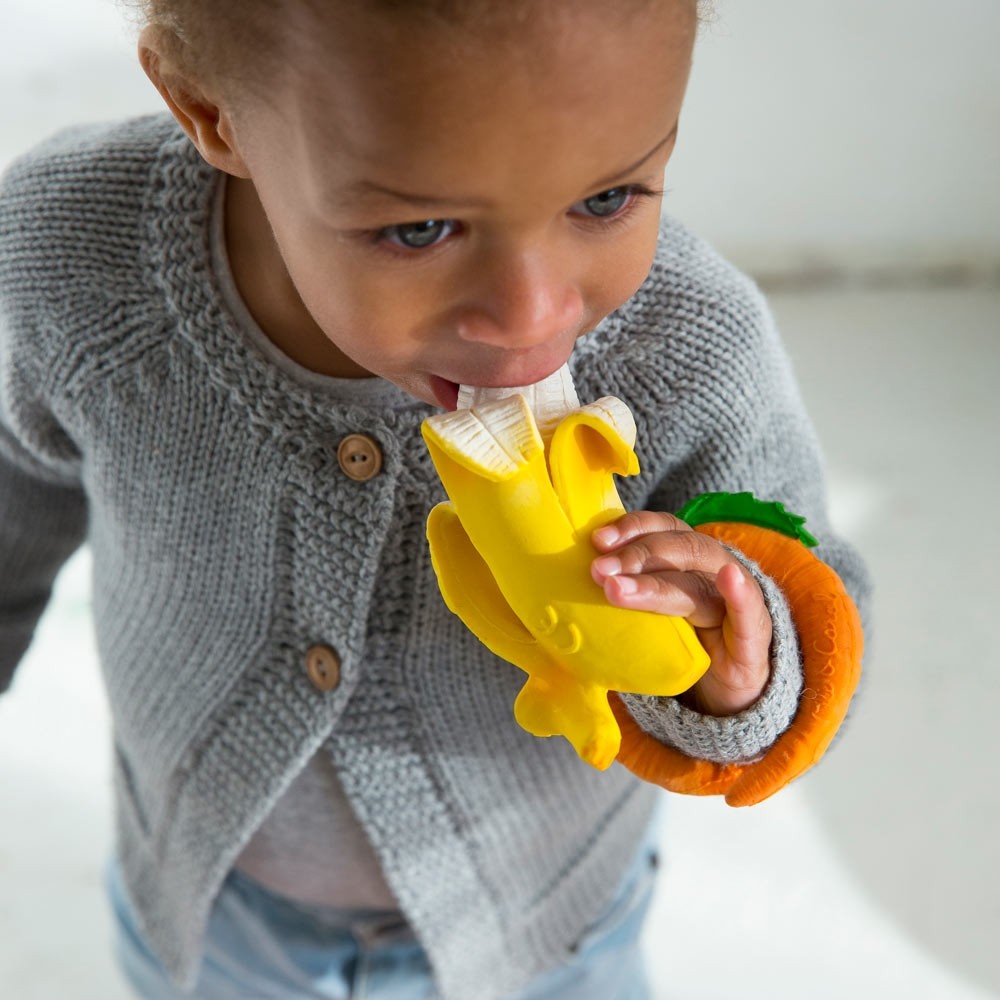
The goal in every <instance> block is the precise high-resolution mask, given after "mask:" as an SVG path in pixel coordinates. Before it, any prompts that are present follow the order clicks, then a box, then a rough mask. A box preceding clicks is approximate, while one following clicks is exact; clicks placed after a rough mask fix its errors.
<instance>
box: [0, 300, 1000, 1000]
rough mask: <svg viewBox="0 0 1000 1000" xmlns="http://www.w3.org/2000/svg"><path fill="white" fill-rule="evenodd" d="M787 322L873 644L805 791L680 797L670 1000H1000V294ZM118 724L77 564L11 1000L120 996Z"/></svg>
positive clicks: (7, 809)
mask: <svg viewBox="0 0 1000 1000" xmlns="http://www.w3.org/2000/svg"><path fill="white" fill-rule="evenodd" d="M772 302H773V305H774V308H775V312H776V314H777V316H778V318H779V321H780V323H781V326H782V328H783V330H784V331H785V335H786V338H787V340H788V342H789V345H790V348H791V350H792V353H793V356H794V358H795V361H796V365H797V368H798V371H799V375H800V379H801V382H802V385H803V389H804V393H805V395H806V398H807V400H808V401H809V403H810V406H811V409H812V412H813V414H814V418H815V420H816V423H817V425H818V427H819V429H820V433H821V436H822V438H823V440H824V444H825V448H826V452H827V458H828V464H829V473H830V489H831V497H832V501H833V509H834V514H835V517H836V520H837V523H838V524H839V525H840V527H841V529H842V530H843V531H844V532H845V533H846V534H847V535H848V536H849V537H850V538H851V539H852V540H853V541H854V542H855V543H856V544H857V545H858V546H859V547H860V548H861V549H862V551H863V552H864V553H865V555H866V556H867V558H868V560H869V562H870V565H871V568H872V571H873V573H874V576H875V580H876V583H877V588H878V590H877V601H876V620H877V632H876V636H875V640H874V643H873V650H872V655H871V660H870V665H869V669H868V672H867V677H866V680H865V683H864V690H863V694H862V696H861V697H860V698H859V700H858V703H857V706H856V710H855V711H854V713H853V716H852V718H851V720H850V724H849V726H848V728H847V730H846V733H845V735H844V736H843V738H842V739H841V740H840V742H839V743H838V745H837V746H836V747H835V748H834V750H833V751H832V752H831V754H830V755H829V756H828V757H827V759H826V760H825V761H824V762H823V763H822V764H821V766H820V767H819V768H818V769H817V770H816V771H814V772H813V773H812V774H811V775H810V776H809V777H807V778H806V779H804V780H802V781H800V782H798V783H797V784H796V785H794V786H792V788H790V789H788V790H787V791H786V792H784V793H782V794H781V795H779V796H778V797H776V798H775V799H773V800H771V801H770V802H768V803H765V804H763V805H761V806H758V807H755V808H752V809H750V810H743V811H736V810H730V809H727V808H726V807H725V806H722V805H720V804H718V803H717V802H714V801H703V800H686V799H680V798H670V799H669V800H668V802H667V823H666V826H665V831H664V853H665V857H666V860H667V864H666V865H665V870H664V874H663V878H662V881H661V885H660V888H659V891H658V895H657V898H656V903H655V907H654V912H653V916H652V920H651V923H650V928H649V933H648V938H647V944H648V951H649V955H650V959H651V964H652V967H653V969H654V974H655V979H656V983H657V993H656V996H657V998H663V1000H729V998H736V997H738V998H740V1000H765V998H766V1000H785V998H787V1000H802V998H809V1000H824V998H829V1000H834V998H837V1000H840V998H844V997H850V998H855V1000H869V998H870V1000H886V998H890V1000H891V998H897V997H898V998H901V1000H902V998H906V1000H983V998H988V997H1000V877H998V864H997V858H998V850H997V844H998V841H1000V785H998V782H997V781H996V778H995V763H994V759H995V756H996V750H995V740H994V738H993V728H994V726H993V723H994V720H995V719H996V718H997V716H998V715H1000V704H998V702H1000V697H998V695H1000V681H998V679H997V676H996V672H997V669H998V666H1000V657H998V654H997V651H996V643H995V642H994V641H993V640H994V636H993V634H992V630H991V628H990V626H992V625H993V624H994V622H995V620H996V618H997V617H998V612H997V607H998V605H1000V584H998V571H997V569H996V563H997V561H998V559H997V557H998V556H1000V528H998V519H997V517H996V515H995V514H994V510H993V502H994V501H995V498H996V495H997V493H998V491H1000V474H998V473H1000V460H998V446H997V442H996V439H997V436H998V433H1000V403H998V391H997V386H998V382H1000V290H997V289H992V290H991V289H979V290H974V289H973V290H936V291H935V290H925V291H921V290H909V291H856V292H850V291H846V292H840V293H811V294H806V293H800V294H790V293H786V294H781V295H776V296H773V297H772ZM105 724H106V719H105V709H104V704H103V701H102V696H101V692H100V688H99V684H98V676H97V668H96V664H95V662H94V654H93V645H92V640H91V634H90V627H89V622H88V599H87V559H86V554H82V555H81V556H79V557H78V558H77V559H75V560H74V561H73V563H71V564H70V565H69V566H68V567H67V570H66V571H65V573H64V575H63V577H62V578H61V580H60V586H59V590H58V594H57V596H56V599H55V602H54V604H53V606H52V608H51V610H50V613H49V614H48V616H47V617H46V619H45V622H44V624H43V627H42V629H41V630H40V633H39V635H38V637H37V640H36V643H35V645H34V647H33V648H32V650H31V652H30V654H29V657H28V659H27V661H26V662H25V663H24V664H23V667H22V670H21V671H20V674H19V677H18V680H17V683H16V686H15V689H14V691H13V692H12V694H11V695H10V696H9V697H6V698H4V699H2V700H0V801H2V802H3V807H2V808H3V821H2V822H0V886H2V897H0V898H2V904H0V996H4V997H11V998H17V1000H121V998H124V997H125V996H126V993H125V991H124V989H123V987H122V985H121V984H120V982H119V980H118V978H117V973H116V972H115V970H114V967H113V964H112V961H111V958H110V955H109V947H108V939H109V926H108V918H107V913H106V910H105V906H104V903H103V899H102V896H101V891H100V879H101V868H102V864H103V862H104V858H105V856H106V855H107V853H108V850H109V846H110V843H109V838H110V829H109V796H108V758H107V742H106V731H105Z"/></svg>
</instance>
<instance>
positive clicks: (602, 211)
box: [570, 184, 663, 222]
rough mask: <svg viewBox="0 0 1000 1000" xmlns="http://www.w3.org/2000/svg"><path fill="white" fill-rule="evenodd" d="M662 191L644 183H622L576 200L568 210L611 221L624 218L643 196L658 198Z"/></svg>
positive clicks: (584, 215) (588, 217) (587, 216)
mask: <svg viewBox="0 0 1000 1000" xmlns="http://www.w3.org/2000/svg"><path fill="white" fill-rule="evenodd" d="M662 193H663V192H662V191H654V190H653V189H652V188H649V187H646V185H645V184H622V185H620V186H619V187H613V188H608V189H607V190H606V191H599V192H598V193H597V194H594V195H591V196H590V197H589V198H584V199H583V200H582V201H578V202H577V203H576V204H575V205H573V206H572V208H570V211H571V212H572V213H574V214H575V215H579V216H582V217H583V218H585V219H594V220H597V221H607V222H611V221H616V220H618V219H624V218H625V217H626V216H627V215H628V214H629V213H630V211H631V210H632V209H633V208H634V207H635V206H636V205H637V204H638V202H640V201H641V200H643V199H644V198H658V197H660V196H661V195H662Z"/></svg>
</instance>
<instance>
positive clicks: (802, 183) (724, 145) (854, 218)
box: [0, 0, 1000, 277]
mask: <svg viewBox="0 0 1000 1000" xmlns="http://www.w3.org/2000/svg"><path fill="white" fill-rule="evenodd" d="M716 7H717V11H718V19H717V21H716V23H715V24H713V25H711V26H710V27H708V28H707V29H706V30H705V31H704V33H703V37H702V39H701V41H700V45H699V49H698V53H697V57H696V64H695V70H694V74H693V78H692V83H691V91H690V98H689V103H688V106H687V109H686V112H685V117H684V121H683V125H682V136H681V143H680V146H679V148H678V152H677V154H676V158H675V161H674V166H673V168H672V170H671V173H670V177H669V179H668V181H669V187H670V189H671V193H670V195H669V197H668V207H669V210H670V211H672V212H674V213H675V214H678V215H680V216H681V217H682V218H683V219H685V220H686V221H688V222H689V223H690V224H691V225H692V226H693V227H694V228H695V229H697V230H698V231H700V232H701V233H703V234H704V235H706V236H707V237H709V238H710V239H711V240H713V241H714V242H715V243H716V244H718V245H719V246H720V247H721V248H722V249H723V250H724V251H725V252H727V253H729V254H730V255H731V256H734V257H735V258H736V259H737V260H738V261H739V262H740V263H742V264H744V265H745V266H747V267H749V268H750V269H751V270H754V271H756V272H758V273H761V272H767V271H773V270H775V269H777V270H779V271H786V270H787V269H788V268H797V267H802V266H805V267H807V268H812V269H816V268H817V267H819V268H820V269H821V270H822V268H823V267H825V266H827V265H832V266H833V267H834V268H835V269H836V268H843V267H847V268H859V267H860V268H872V267H874V268H879V269H883V270H886V269H887V270H890V271H891V270H896V269H899V268H901V267H904V268H905V267H917V268H927V269H930V270H932V271H933V270H935V269H937V270H938V271H940V270H943V269H947V268H949V267H954V266H958V267H967V268H969V267H971V268H972V269H974V270H977V271H978V272H979V273H985V272H990V273H993V274H994V275H996V276H997V277H1000V55H998V50H1000V0H948V2H944V0H716ZM132 48H133V46H132V43H131V40H130V38H129V34H128V31H127V30H126V28H125V27H124V26H123V24H122V17H121V15H120V12H119V10H118V9H117V8H116V6H115V4H114V2H113V0H0V102H2V103H0V164H2V163H3V162H5V161H6V160H7V159H9V157H10V156H12V155H13V154H14V153H16V152H17V151H19V150H21V149H23V148H25V147H26V146H27V145H29V144H30V143H31V142H34V141H35V140H37V139H38V138H41V137H42V136H44V135H46V134H47V133H49V132H50V131H52V130H53V129H55V128H57V127H59V126H61V125H64V124H67V123H70V122H73V121H82V120H93V119H100V118H112V117H116V116H119V115H123V114H131V113H136V112H140V111H146V110H150V109H156V108H158V107H159V98H158V97H157V96H156V94H155V93H154V92H153V90H152V88H151V87H150V86H149V84H148V83H147V82H146V79H145V77H144V76H143V75H142V73H141V72H140V70H139V69H138V67H137V66H136V65H135V60H134V56H133V54H132ZM622 100H623V101H624V100H628V95H627V94H623V95H622Z"/></svg>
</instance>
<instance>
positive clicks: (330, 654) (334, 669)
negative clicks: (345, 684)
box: [306, 646, 340, 691]
mask: <svg viewBox="0 0 1000 1000" xmlns="http://www.w3.org/2000/svg"><path fill="white" fill-rule="evenodd" d="M306 673H307V674H308V675H309V680H310V681H312V684H313V687H315V688H318V689H319V690H320V691H333V690H334V688H336V687H337V685H338V684H339V683H340V657H339V656H338V655H337V651H336V650H334V649H331V648H330V647H329V646H312V647H310V649H309V651H308V652H307V653H306Z"/></svg>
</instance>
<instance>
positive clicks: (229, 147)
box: [139, 26, 249, 177]
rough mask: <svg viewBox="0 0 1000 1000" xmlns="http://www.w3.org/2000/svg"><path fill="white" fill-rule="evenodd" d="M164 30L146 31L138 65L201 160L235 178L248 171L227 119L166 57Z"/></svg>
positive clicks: (152, 28) (167, 56)
mask: <svg viewBox="0 0 1000 1000" xmlns="http://www.w3.org/2000/svg"><path fill="white" fill-rule="evenodd" d="M167 41H168V39H166V37H165V30H164V29H162V28H157V27H153V26H150V27H147V28H145V29H144V30H143V32H142V34H141V35H140V36H139V62H140V64H141V65H142V68H143V70H144V71H145V73H146V76H148V77H149V79H150V80H151V81H152V83H153V86H154V87H156V89H157V90H158V91H159V92H160V96H161V97H162V98H163V100H164V101H165V102H166V104H167V107H168V108H169V109H170V111H171V112H172V114H173V116H174V117H175V118H176V119H177V121H178V123H179V124H180V126H181V128H182V129H184V131H185V132H186V133H187V135H188V138H189V139H190V140H191V141H192V142H193V143H194V144H195V146H197V147H198V152H200V153H201V155H202V157H203V158H204V159H205V160H206V161H207V162H208V163H210V164H211V165H212V166H213V167H216V168H217V169H218V170H222V171H224V172H225V173H227V174H232V175H233V176H235V177H249V171H248V170H247V167H246V164H245V163H244V162H243V158H242V157H241V156H240V154H239V151H238V150H237V148H236V145H235V142H234V139H233V130H232V125H231V121H230V118H229V116H228V115H227V114H226V113H225V112H224V111H223V110H222V109H221V108H220V107H219V105H218V104H216V103H215V102H214V101H213V100H212V99H211V98H209V97H208V96H207V95H206V94H205V92H204V90H203V89H202V88H201V86H200V85H199V84H198V83H197V82H196V81H195V80H193V79H192V78H191V77H190V76H189V75H188V74H186V73H184V72H183V71H182V70H181V69H179V68H178V66H177V64H176V62H175V60H173V59H172V58H171V57H170V55H169V46H168V45H167Z"/></svg>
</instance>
